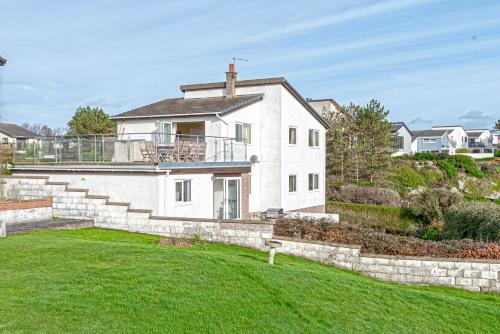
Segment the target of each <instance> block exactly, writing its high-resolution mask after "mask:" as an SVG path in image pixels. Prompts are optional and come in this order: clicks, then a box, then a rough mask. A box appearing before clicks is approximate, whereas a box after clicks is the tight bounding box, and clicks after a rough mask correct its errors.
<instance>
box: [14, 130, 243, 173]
mask: <svg viewBox="0 0 500 334" xmlns="http://www.w3.org/2000/svg"><path fill="white" fill-rule="evenodd" d="M248 160H249V159H248V157H247V144H246V143H244V142H243V141H241V140H237V139H236V138H229V137H214V136H204V135H203V136H200V135H184V134H170V133H158V132H155V133H121V134H118V135H79V136H57V137H34V138H27V139H26V143H24V145H21V144H20V145H17V147H16V149H14V153H13V161H14V163H15V164H20V163H23V164H41V163H43V164H47V163H49V164H52V163H54V164H58V163H60V164H75V163H77V164H96V163H97V164H149V165H155V164H159V163H185V162H190V163H193V162H242V161H248Z"/></svg>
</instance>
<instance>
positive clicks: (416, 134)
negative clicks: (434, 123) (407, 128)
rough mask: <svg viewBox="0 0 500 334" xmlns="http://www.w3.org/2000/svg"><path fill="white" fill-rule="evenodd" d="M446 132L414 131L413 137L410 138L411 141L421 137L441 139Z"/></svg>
mask: <svg viewBox="0 0 500 334" xmlns="http://www.w3.org/2000/svg"><path fill="white" fill-rule="evenodd" d="M447 132H448V130H416V131H413V132H412V133H413V135H412V136H411V139H412V140H415V139H417V138H422V137H442V136H443V135H444V134H446V133H447Z"/></svg>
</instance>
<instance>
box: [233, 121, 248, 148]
mask: <svg viewBox="0 0 500 334" xmlns="http://www.w3.org/2000/svg"><path fill="white" fill-rule="evenodd" d="M238 126H241V137H240V138H239V137H238ZM245 128H247V129H249V131H248V133H247V134H248V137H249V138H245ZM234 137H235V138H236V141H237V142H238V143H245V144H252V124H251V123H243V122H236V123H235V124H234Z"/></svg>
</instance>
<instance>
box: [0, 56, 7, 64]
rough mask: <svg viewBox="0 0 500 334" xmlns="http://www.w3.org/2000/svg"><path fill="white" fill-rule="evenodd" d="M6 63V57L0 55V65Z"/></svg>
mask: <svg viewBox="0 0 500 334" xmlns="http://www.w3.org/2000/svg"><path fill="white" fill-rule="evenodd" d="M6 63H7V59H5V58H2V57H0V66H3V65H5V64H6Z"/></svg>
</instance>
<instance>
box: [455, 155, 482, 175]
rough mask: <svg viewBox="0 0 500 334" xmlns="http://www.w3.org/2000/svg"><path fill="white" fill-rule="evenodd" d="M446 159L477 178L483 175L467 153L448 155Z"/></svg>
mask: <svg viewBox="0 0 500 334" xmlns="http://www.w3.org/2000/svg"><path fill="white" fill-rule="evenodd" d="M447 161H448V162H449V163H451V164H453V165H454V166H455V167H456V168H459V169H462V170H463V171H464V172H466V173H467V174H470V175H472V176H474V177H477V178H481V177H484V173H483V172H482V171H481V170H480V169H479V168H478V167H477V165H476V163H475V162H474V159H472V158H471V157H469V156H467V155H450V156H449V157H448V158H447Z"/></svg>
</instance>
